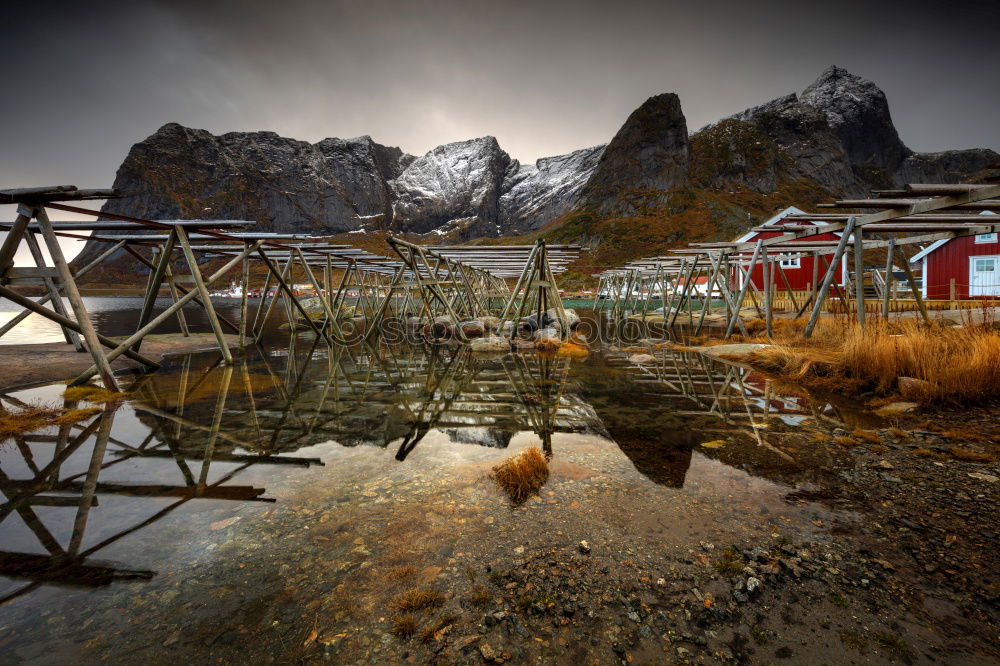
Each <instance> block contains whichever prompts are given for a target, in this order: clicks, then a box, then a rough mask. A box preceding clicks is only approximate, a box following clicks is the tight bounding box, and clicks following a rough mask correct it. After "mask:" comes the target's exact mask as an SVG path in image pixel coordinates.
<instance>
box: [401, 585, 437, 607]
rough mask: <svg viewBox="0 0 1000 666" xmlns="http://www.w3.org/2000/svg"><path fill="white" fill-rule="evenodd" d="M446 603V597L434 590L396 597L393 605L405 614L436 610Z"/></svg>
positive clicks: (412, 592)
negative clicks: (429, 609) (430, 609)
mask: <svg viewBox="0 0 1000 666" xmlns="http://www.w3.org/2000/svg"><path fill="white" fill-rule="evenodd" d="M443 603H444V595H443V594H441V593H440V592H438V591H437V590H435V589H433V588H429V587H428V588H421V589H416V590H410V591H409V592H404V593H403V594H401V595H399V596H398V597H396V599H395V600H394V601H393V604H394V605H395V606H396V608H398V609H399V610H401V611H403V612H412V611H420V610H424V609H427V608H435V607H437V606H440V605H441V604H443Z"/></svg>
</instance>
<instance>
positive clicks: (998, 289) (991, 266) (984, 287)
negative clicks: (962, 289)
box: [969, 256, 1000, 296]
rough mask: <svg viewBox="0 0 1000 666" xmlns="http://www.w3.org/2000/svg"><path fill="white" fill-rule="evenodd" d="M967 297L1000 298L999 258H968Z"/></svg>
mask: <svg viewBox="0 0 1000 666" xmlns="http://www.w3.org/2000/svg"><path fill="white" fill-rule="evenodd" d="M969 296H1000V256H994V257H969Z"/></svg>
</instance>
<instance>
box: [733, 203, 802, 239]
mask: <svg viewBox="0 0 1000 666" xmlns="http://www.w3.org/2000/svg"><path fill="white" fill-rule="evenodd" d="M805 213H806V212H805V211H804V210H799V209H798V208H796V207H795V206H789V207H788V208H786V209H785V210H783V211H781V212H780V213H778V214H777V215H775V216H774V217H772V218H771V219H770V220H768V221H767V222H765V223H764V224H759V225H757V226H760V227H775V226H778V222H781V221H782V220H783V219H785V218H786V217H788V216H789V215H805ZM811 224H816V222H812V223H811ZM756 235H757V232H756V231H748V232H747V233H745V234H743V235H742V236H740V237H739V238H737V239H736V242H737V243H746V242H747V241H748V240H750V239H751V238H753V237H754V236H756Z"/></svg>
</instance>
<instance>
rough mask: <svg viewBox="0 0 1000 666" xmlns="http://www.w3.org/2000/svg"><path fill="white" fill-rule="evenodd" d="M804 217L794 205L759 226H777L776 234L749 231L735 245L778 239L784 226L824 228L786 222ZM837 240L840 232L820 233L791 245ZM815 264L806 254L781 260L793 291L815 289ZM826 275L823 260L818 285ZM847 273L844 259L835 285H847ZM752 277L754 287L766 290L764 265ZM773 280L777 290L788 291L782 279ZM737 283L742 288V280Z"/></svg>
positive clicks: (815, 223) (756, 269) (797, 222)
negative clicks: (813, 287) (762, 239)
mask: <svg viewBox="0 0 1000 666" xmlns="http://www.w3.org/2000/svg"><path fill="white" fill-rule="evenodd" d="M801 214H803V211H801V210H799V209H798V208H796V207H795V206H789V207H788V208H786V209H785V210H783V211H781V212H780V213H778V214H777V215H775V216H774V217H772V218H771V219H770V220H768V221H767V222H765V223H764V224H762V225H760V226H764V227H775V231H759V232H755V231H751V232H749V233H747V234H745V235H743V236H741V237H740V238H737V239H736V242H737V243H748V242H754V241H757V240H759V239H761V238H771V237H773V236H779V235H781V227H782V226H783V225H794V226H810V225H812V226H823V223H822V222H806V221H803V220H787V219H785V218H787V217H788V216H789V215H801ZM838 240H840V234H839V233H837V232H831V233H826V234H817V235H815V236H810V237H808V238H801V239H797V240H795V241H789V242H790V243H794V242H800V241H801V242H806V243H808V242H815V241H838ZM773 251H774V250H772V252H773ZM832 257H833V255H832V254H828V255H826V257H825V259H826V261H830V259H831V258H832ZM813 262H814V260H813V257H812V256H807V255H802V256H800V257H797V258H794V259H783V260H782V261H781V270H782V271H784V273H785V277H787V278H788V284H789V286H790V287H791V288H792V289H793V290H795V291H799V290H807V289H811V288H812V286H813ZM825 273H826V264H825V263H824V262H823V261H822V260H821V261H820V262H819V269H818V271H817V273H816V274H817V275H818V276H819V278H818V281H819V282H822V280H823V275H824V274H825ZM846 274H847V260H846V258H845V259H841V263H840V270H839V271H838V277H837V281H836V284H838V285H840V286H843V285H844V282H845V277H846ZM750 278H751V279H752V280H753V284H754V286H755V287H757V288H758V289H763V288H764V269H763V267H762V266H760V265H757V266H754V268H753V271H752V272H751V274H750ZM774 281H775V288H776V289H777V290H778V291H784V289H785V283H784V282H783V281H782V280H781V278H780V276H778V275H777V274H776V275H775V278H774ZM736 284H738V285H742V280H739V279H737V282H736Z"/></svg>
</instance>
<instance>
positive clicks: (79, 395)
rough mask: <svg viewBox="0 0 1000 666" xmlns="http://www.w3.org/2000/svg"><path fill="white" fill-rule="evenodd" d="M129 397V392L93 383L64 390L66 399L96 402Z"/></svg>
mask: <svg viewBox="0 0 1000 666" xmlns="http://www.w3.org/2000/svg"><path fill="white" fill-rule="evenodd" d="M127 397H128V394H127V393H116V392H114V391H109V390H108V389H106V388H104V387H101V386H94V385H93V384H83V385H82V386H70V387H68V388H67V389H66V390H65V391H63V399H64V400H70V401H76V400H85V401H86V402H90V403H94V404H101V403H109V402H121V401H122V400H124V399H125V398H127Z"/></svg>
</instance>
